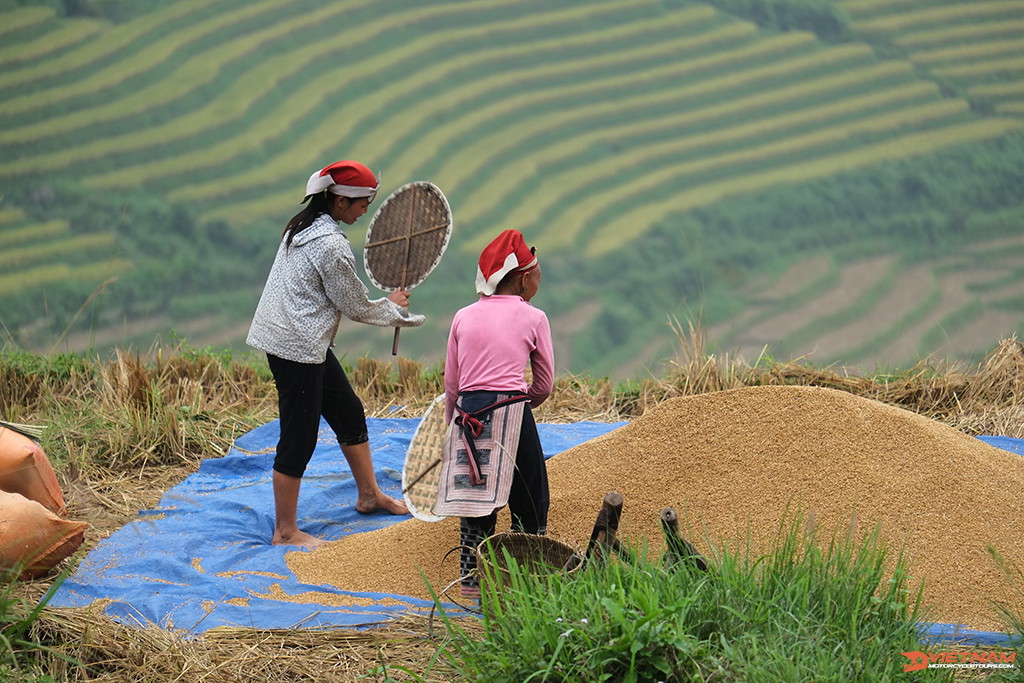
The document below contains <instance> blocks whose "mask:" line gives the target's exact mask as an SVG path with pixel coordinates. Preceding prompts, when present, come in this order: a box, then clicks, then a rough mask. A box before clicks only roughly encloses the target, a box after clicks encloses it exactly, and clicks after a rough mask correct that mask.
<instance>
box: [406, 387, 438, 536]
mask: <svg viewBox="0 0 1024 683" xmlns="http://www.w3.org/2000/svg"><path fill="white" fill-rule="evenodd" d="M444 400H445V397H444V394H441V395H440V396H438V397H437V398H435V399H434V401H433V402H432V403H431V404H430V407H429V408H427V412H426V413H424V415H423V417H422V419H420V423H419V425H418V426H417V427H416V432H415V433H414V434H413V435H412V440H411V441H410V442H409V450H408V451H407V452H406V455H405V464H404V465H403V466H402V497H403V498H405V504H406V506H407V507H408V508H409V512H410V513H412V516H413V517H415V518H416V519H420V520H423V521H424V522H437V521H440V520H442V519H444V517H439V516H438V515H435V514H434V504H435V503H436V502H437V488H438V484H439V482H440V480H441V453H442V451H444V438H445V433H446V432H447V431H448V430H447V425H446V424H445V422H444Z"/></svg>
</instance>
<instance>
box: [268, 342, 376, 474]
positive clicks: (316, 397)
mask: <svg viewBox="0 0 1024 683" xmlns="http://www.w3.org/2000/svg"><path fill="white" fill-rule="evenodd" d="M267 362H268V363H269V365H270V371H271V372H272V373H273V374H274V383H275V384H276V385H277V407H278V413H279V414H280V418H281V419H280V423H281V437H280V439H279V440H278V442H277V456H276V457H275V458H274V470H275V471H276V472H280V473H281V474H284V475H287V476H290V477H301V476H302V474H303V473H304V472H305V471H306V466H307V465H308V464H309V460H310V458H312V457H313V450H314V449H315V448H316V444H317V436H318V435H319V433H320V416H321V415H322V416H323V418H324V420H326V421H327V424H328V425H330V427H331V430H332V431H333V432H334V436H335V437H336V438H337V440H338V443H339V444H341V445H342V446H356V445H358V444H361V443H366V442H367V441H368V440H369V435H368V433H367V429H366V413H365V412H364V411H363V402H362V401H360V400H359V397H358V396H356V392H355V391H354V390H353V389H352V385H351V384H349V381H348V377H346V376H345V371H344V370H342V369H341V363H339V362H338V359H337V358H335V357H334V353H333V352H332V351H331V350H330V349H328V350H327V358H326V359H325V360H324V362H323V363H316V364H313V363H296V362H294V361H290V360H285V359H283V358H278V357H277V356H272V355H271V354H269V353H268V354H267Z"/></svg>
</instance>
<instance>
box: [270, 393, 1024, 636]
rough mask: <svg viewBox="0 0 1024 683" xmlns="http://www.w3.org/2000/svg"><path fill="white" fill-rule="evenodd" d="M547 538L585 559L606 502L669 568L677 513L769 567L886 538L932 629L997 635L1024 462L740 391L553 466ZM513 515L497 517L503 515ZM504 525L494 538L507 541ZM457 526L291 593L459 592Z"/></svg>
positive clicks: (336, 561)
mask: <svg viewBox="0 0 1024 683" xmlns="http://www.w3.org/2000/svg"><path fill="white" fill-rule="evenodd" d="M548 474H549V479H550V486H551V497H552V504H551V512H550V518H549V533H550V534H551V535H552V536H554V537H555V538H557V539H559V540H562V541H564V542H566V543H569V544H570V545H573V546H576V547H579V548H583V547H585V546H586V543H587V541H588V540H589V537H590V532H591V529H592V527H593V524H594V519H595V517H596V514H597V511H598V510H599V509H600V506H601V501H602V500H603V498H604V496H605V494H606V493H608V492H609V491H618V492H619V493H621V494H622V495H623V497H624V499H625V504H624V506H623V511H622V519H621V522H620V526H619V536H620V537H621V538H623V539H624V540H628V541H629V542H631V543H637V544H638V543H640V542H642V541H643V540H644V539H647V540H648V541H649V545H650V548H651V552H652V553H654V552H660V551H661V549H662V548H663V541H662V536H661V531H660V526H659V517H658V513H659V512H660V511H661V509H662V508H664V507H666V506H672V507H674V508H676V510H677V511H678V512H679V515H680V519H681V526H683V525H686V526H687V529H686V530H684V535H686V536H687V538H688V539H689V540H691V541H692V542H693V543H694V544H695V545H696V546H697V547H698V548H699V549H700V550H701V551H702V552H704V553H706V554H709V555H712V556H713V553H712V552H710V551H711V549H710V548H709V547H708V545H709V543H710V544H712V545H715V546H719V545H720V544H723V543H725V544H728V545H729V546H730V547H732V548H745V547H747V545H748V538H749V541H750V546H751V549H752V550H753V552H754V553H755V557H756V556H757V555H758V554H760V553H766V552H770V550H771V548H772V547H773V544H774V541H775V540H776V539H777V538H778V535H779V532H780V527H782V526H783V525H784V524H785V523H787V522H788V521H791V520H793V519H794V518H795V517H796V516H797V515H804V516H807V517H808V518H812V519H813V520H814V524H815V528H816V531H817V538H819V539H823V540H824V541H827V540H828V539H829V538H830V537H831V536H832V535H833V534H836V535H845V534H847V533H848V530H849V529H850V528H851V525H853V524H855V525H856V530H857V532H858V533H866V532H870V531H872V530H873V529H875V528H876V526H877V527H878V528H879V529H880V532H881V538H882V540H883V541H884V542H885V544H886V546H887V547H888V549H889V550H890V553H891V554H892V555H895V553H896V552H897V551H899V550H902V551H903V552H904V555H905V558H906V560H907V563H908V566H909V570H910V572H911V575H912V579H913V581H914V582H915V585H916V582H917V581H922V580H923V582H924V599H925V603H926V604H927V605H930V606H931V612H929V614H928V617H929V618H931V619H932V620H934V621H937V622H942V623H958V624H965V625H967V626H968V627H970V628H975V629H982V630H999V629H1000V628H1002V627H1003V624H1002V623H1001V622H1000V620H999V617H998V613H997V611H996V609H995V608H994V606H993V602H1001V603H1005V604H1007V605H1008V606H1009V608H1010V609H1011V610H1012V611H1015V613H1017V614H1021V613H1022V612H1024V598H1022V596H1021V594H1020V592H1019V591H1016V592H1015V591H1014V590H1013V588H1012V587H1011V585H1010V583H1009V582H1008V580H1007V578H1006V575H1005V573H1004V572H1003V571H1002V570H1001V569H1000V568H999V567H998V566H997V565H996V562H995V561H994V560H993V559H992V557H991V555H990V553H989V551H988V548H989V547H990V546H991V547H993V548H994V549H995V550H996V551H998V552H999V553H1000V554H1001V555H1002V556H1003V557H1004V558H1005V559H1006V560H1007V561H1008V562H1009V563H1010V564H1011V566H1016V567H1024V544H1022V543H1021V542H1020V539H1021V538H1024V496H1022V495H1021V492H1022V491H1024V458H1022V457H1021V456H1020V455H1017V454H1015V453H1010V452H1007V451H1004V450H1001V449H998V448H995V447H992V446H989V445H988V444H986V443H984V442H982V441H980V440H978V439H975V438H973V437H970V436H967V435H965V434H963V433H961V432H959V431H957V430H955V429H953V428H951V427H948V426H946V425H943V424H941V423H938V422H935V421H933V420H930V419H928V418H925V417H922V416H920V415H917V414H916V413H912V412H909V411H906V410H903V409H900V408H896V407H893V406H890V405H886V404H883V403H880V402H878V401H874V400H871V399H865V398H861V397H857V396H854V395H852V394H848V393H846V392H841V391H836V390H833V389H825V388H820V387H787V386H766V387H747V388H742V389H734V390H730V391H722V392H716V393H711V394H702V395H698V396H688V397H683V398H676V399H670V400H667V401H665V402H663V403H661V404H659V405H658V406H656V407H654V408H652V409H651V410H649V411H648V412H647V413H646V414H644V415H643V416H642V417H640V418H638V419H636V420H635V421H633V422H632V423H630V424H628V425H626V426H624V427H622V428H620V429H617V430H615V431H612V432H610V433H608V434H606V435H604V436H602V437H599V438H596V439H593V440H591V441H588V442H586V443H583V444H580V445H579V446H576V447H574V448H572V449H569V450H567V451H565V452H563V453H561V454H559V455H558V456H557V457H555V458H552V459H551V460H549V461H548ZM503 514H504V513H503ZM507 525H508V521H507V517H506V516H499V524H498V530H499V531H501V530H502V529H503V528H507ZM458 538H459V533H458V519H455V518H452V519H446V520H444V521H442V522H439V523H436V524H430V523H426V522H421V521H418V520H409V521H406V522H401V523H399V524H396V525H393V526H390V527H387V528H384V529H381V530H378V531H373V532H368V533H363V534H353V535H351V536H348V537H345V538H343V539H341V540H339V541H336V542H332V543H329V544H327V545H325V546H322V547H320V548H318V549H317V550H315V551H313V552H310V553H303V552H295V553H289V554H288V556H287V558H288V564H289V566H290V567H291V569H292V570H293V571H294V572H295V573H296V575H297V577H298V578H299V579H300V580H301V581H303V582H305V583H311V584H331V585H333V586H336V587H338V588H340V589H343V590H350V591H371V592H382V593H394V594H399V595H410V596H415V597H424V598H428V597H429V593H428V592H427V590H426V587H425V584H424V581H423V577H421V575H420V570H422V571H423V574H424V575H425V577H426V579H427V580H428V581H430V582H431V584H432V585H433V586H434V587H435V590H441V589H443V588H444V587H445V586H447V585H448V584H449V582H451V581H453V580H454V579H456V578H457V569H458V567H457V565H458V561H457V551H456V552H453V553H451V554H450V555H449V556H448V557H447V559H444V560H443V559H442V558H444V556H445V554H446V553H447V552H448V551H449V550H451V549H452V548H453V547H455V546H457V544H458Z"/></svg>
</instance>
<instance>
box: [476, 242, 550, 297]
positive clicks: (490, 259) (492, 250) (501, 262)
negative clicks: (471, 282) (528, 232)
mask: <svg viewBox="0 0 1024 683" xmlns="http://www.w3.org/2000/svg"><path fill="white" fill-rule="evenodd" d="M533 252H534V250H533V249H531V248H530V247H528V246H526V241H525V240H524V239H523V234H522V233H521V232H519V231H518V230H506V231H504V232H503V233H501V234H500V235H498V236H497V237H495V238H494V240H493V241H492V242H491V243H490V244H488V245H487V246H486V247H485V248H484V250H483V253H481V254H480V261H479V263H478V265H477V270H476V291H477V292H479V293H480V294H486V295H487V296H490V295H491V294H494V290H495V289H496V288H497V287H498V283H500V282H501V280H502V278H504V277H505V276H506V275H507V274H509V273H510V272H512V271H519V272H524V273H525V272H526V271H528V270H532V269H534V268H536V267H537V257H536V255H534V253H533Z"/></svg>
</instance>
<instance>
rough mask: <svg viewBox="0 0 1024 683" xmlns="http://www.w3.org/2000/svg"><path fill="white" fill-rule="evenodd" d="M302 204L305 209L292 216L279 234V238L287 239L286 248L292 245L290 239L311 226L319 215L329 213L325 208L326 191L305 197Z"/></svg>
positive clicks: (326, 207)
mask: <svg viewBox="0 0 1024 683" xmlns="http://www.w3.org/2000/svg"><path fill="white" fill-rule="evenodd" d="M307 202H308V204H307ZM302 203H303V204H306V208H304V209H303V210H302V211H299V212H298V213H297V214H295V215H294V216H292V218H291V220H290V221H288V225H286V226H284V232H282V233H281V237H287V238H288V240H287V246H289V247H290V246H291V245H292V238H294V237H295V236H296V235H297V234H299V233H300V232H302V231H303V230H305V229H306V228H308V227H309V226H310V225H312V224H313V221H315V220H316V219H317V218H319V217H320V214H322V213H330V209H329V207H328V206H327V191H326V190H325V191H323V192H317V193H316V194H311V195H307V196H306V198H305V199H303V200H302Z"/></svg>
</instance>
